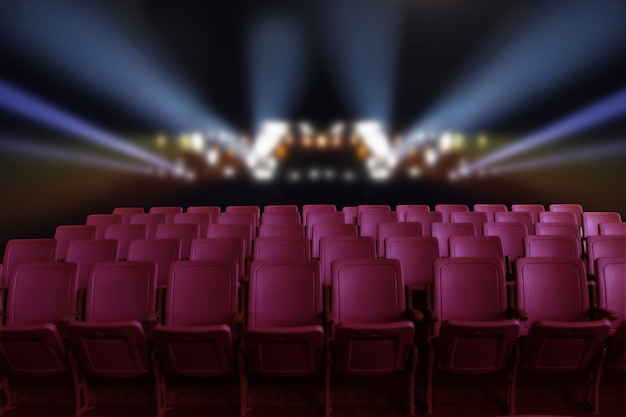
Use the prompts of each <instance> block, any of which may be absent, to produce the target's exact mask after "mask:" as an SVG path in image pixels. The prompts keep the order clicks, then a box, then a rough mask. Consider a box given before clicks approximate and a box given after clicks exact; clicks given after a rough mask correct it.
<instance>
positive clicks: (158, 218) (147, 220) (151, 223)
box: [130, 213, 167, 239]
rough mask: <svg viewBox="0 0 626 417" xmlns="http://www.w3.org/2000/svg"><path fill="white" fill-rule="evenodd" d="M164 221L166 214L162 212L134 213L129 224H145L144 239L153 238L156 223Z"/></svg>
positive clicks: (165, 220)
mask: <svg viewBox="0 0 626 417" xmlns="http://www.w3.org/2000/svg"><path fill="white" fill-rule="evenodd" d="M166 222H167V215H166V214H164V213H144V214H134V215H133V216H131V218H130V224H143V225H145V226H146V239H152V238H154V236H155V233H156V227H157V225H158V224H163V223H166Z"/></svg>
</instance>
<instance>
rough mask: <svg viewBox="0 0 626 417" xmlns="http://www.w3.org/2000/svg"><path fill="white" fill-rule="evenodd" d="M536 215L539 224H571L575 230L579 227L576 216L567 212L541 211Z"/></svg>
mask: <svg viewBox="0 0 626 417" xmlns="http://www.w3.org/2000/svg"><path fill="white" fill-rule="evenodd" d="M538 215H539V223H571V224H573V225H574V226H576V228H577V229H578V227H579V226H578V221H576V215H575V214H574V213H571V212H569V211H542V212H540V213H539V214H538ZM535 227H536V224H535Z"/></svg>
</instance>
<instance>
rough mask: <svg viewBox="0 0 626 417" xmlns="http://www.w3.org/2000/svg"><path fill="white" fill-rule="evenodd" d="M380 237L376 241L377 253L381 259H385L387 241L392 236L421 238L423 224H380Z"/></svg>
mask: <svg viewBox="0 0 626 417" xmlns="http://www.w3.org/2000/svg"><path fill="white" fill-rule="evenodd" d="M377 235H378V237H377V239H376V251H377V252H378V256H379V257H381V258H384V257H385V239H387V238H388V237H392V236H414V237H421V236H422V235H423V233H422V224H421V223H417V222H391V223H386V222H383V223H379V224H378V233H377Z"/></svg>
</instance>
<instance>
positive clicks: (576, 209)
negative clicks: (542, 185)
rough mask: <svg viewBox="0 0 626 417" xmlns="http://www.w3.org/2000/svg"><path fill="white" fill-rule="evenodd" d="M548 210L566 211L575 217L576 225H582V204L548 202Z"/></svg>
mask: <svg viewBox="0 0 626 417" xmlns="http://www.w3.org/2000/svg"><path fill="white" fill-rule="evenodd" d="M548 210H550V211H553V212H557V213H558V212H567V213H571V214H572V215H573V216H574V218H575V219H576V224H577V225H578V227H582V225H583V216H582V214H583V206H582V205H580V204H550V205H549V206H548Z"/></svg>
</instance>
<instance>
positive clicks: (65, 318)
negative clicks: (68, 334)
mask: <svg viewBox="0 0 626 417" xmlns="http://www.w3.org/2000/svg"><path fill="white" fill-rule="evenodd" d="M80 319H81V317H80V312H79V311H73V312H71V313H67V314H63V315H62V316H61V317H59V318H58V319H57V324H61V325H62V324H67V323H70V322H73V321H80Z"/></svg>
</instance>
